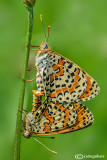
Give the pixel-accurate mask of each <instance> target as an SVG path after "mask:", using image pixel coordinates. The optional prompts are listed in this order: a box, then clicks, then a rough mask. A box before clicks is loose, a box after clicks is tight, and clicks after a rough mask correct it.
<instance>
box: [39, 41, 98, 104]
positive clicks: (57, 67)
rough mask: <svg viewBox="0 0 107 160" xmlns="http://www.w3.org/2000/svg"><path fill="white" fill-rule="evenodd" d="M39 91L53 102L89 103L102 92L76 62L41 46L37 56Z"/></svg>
mask: <svg viewBox="0 0 107 160" xmlns="http://www.w3.org/2000/svg"><path fill="white" fill-rule="evenodd" d="M36 67H37V75H36V77H37V78H36V83H37V87H38V91H39V92H40V93H42V94H44V95H45V97H46V98H47V99H49V100H52V101H53V102H58V103H63V102H64V103H71V102H79V101H87V100H90V99H92V98H94V97H95V96H96V95H97V94H98V93H99V91H100V88H99V85H98V83H97V82H96V81H95V80H94V79H93V78H92V77H91V76H90V75H89V74H88V73H86V72H85V71H84V70H83V69H82V68H80V67H79V66H78V65H76V64H75V63H74V62H72V61H70V60H69V59H67V58H65V57H63V56H62V55H60V54H58V53H56V52H54V51H52V50H51V49H50V48H49V47H48V44H47V43H44V42H43V43H42V44H41V45H40V49H39V52H38V54H37V56H36Z"/></svg>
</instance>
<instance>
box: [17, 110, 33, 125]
mask: <svg viewBox="0 0 107 160" xmlns="http://www.w3.org/2000/svg"><path fill="white" fill-rule="evenodd" d="M18 110H19V111H20V112H22V113H23V114H24V115H25V116H26V118H27V119H28V121H29V123H30V124H32V123H31V121H30V119H29V117H28V115H27V114H26V113H24V112H23V111H22V110H20V109H19V108H18Z"/></svg>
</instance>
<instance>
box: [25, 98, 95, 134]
mask: <svg viewBox="0 0 107 160" xmlns="http://www.w3.org/2000/svg"><path fill="white" fill-rule="evenodd" d="M28 119H29V120H28ZM29 121H30V123H29ZM92 123H93V115H92V113H91V111H90V110H89V109H88V108H87V107H85V106H84V105H83V104H80V103H73V104H69V105H68V104H59V103H54V102H51V101H48V102H47V101H45V102H44V103H43V104H42V105H41V107H39V108H38V109H37V110H36V112H35V114H34V112H30V113H28V115H27V117H26V118H25V125H24V132H25V133H26V134H38V135H46V134H59V133H66V132H72V131H75V130H79V129H82V128H85V127H87V126H89V125H91V124H92Z"/></svg>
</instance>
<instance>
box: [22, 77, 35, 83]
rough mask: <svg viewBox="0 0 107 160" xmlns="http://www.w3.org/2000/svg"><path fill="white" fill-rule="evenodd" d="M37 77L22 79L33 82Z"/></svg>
mask: <svg viewBox="0 0 107 160" xmlns="http://www.w3.org/2000/svg"><path fill="white" fill-rule="evenodd" d="M36 78H37V77H35V78H33V79H31V80H28V79H23V80H24V81H27V82H33V81H34V80H35V79H36Z"/></svg>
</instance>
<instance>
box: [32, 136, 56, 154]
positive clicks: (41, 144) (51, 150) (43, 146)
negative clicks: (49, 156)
mask: <svg viewBox="0 0 107 160" xmlns="http://www.w3.org/2000/svg"><path fill="white" fill-rule="evenodd" d="M32 138H33V139H34V140H35V141H37V142H38V143H40V144H41V145H42V146H43V147H45V148H46V149H47V150H48V151H50V152H52V153H54V154H57V152H55V151H52V150H51V149H49V148H48V147H46V146H45V145H44V144H43V143H42V142H40V141H39V140H37V139H36V138H34V137H32Z"/></svg>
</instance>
